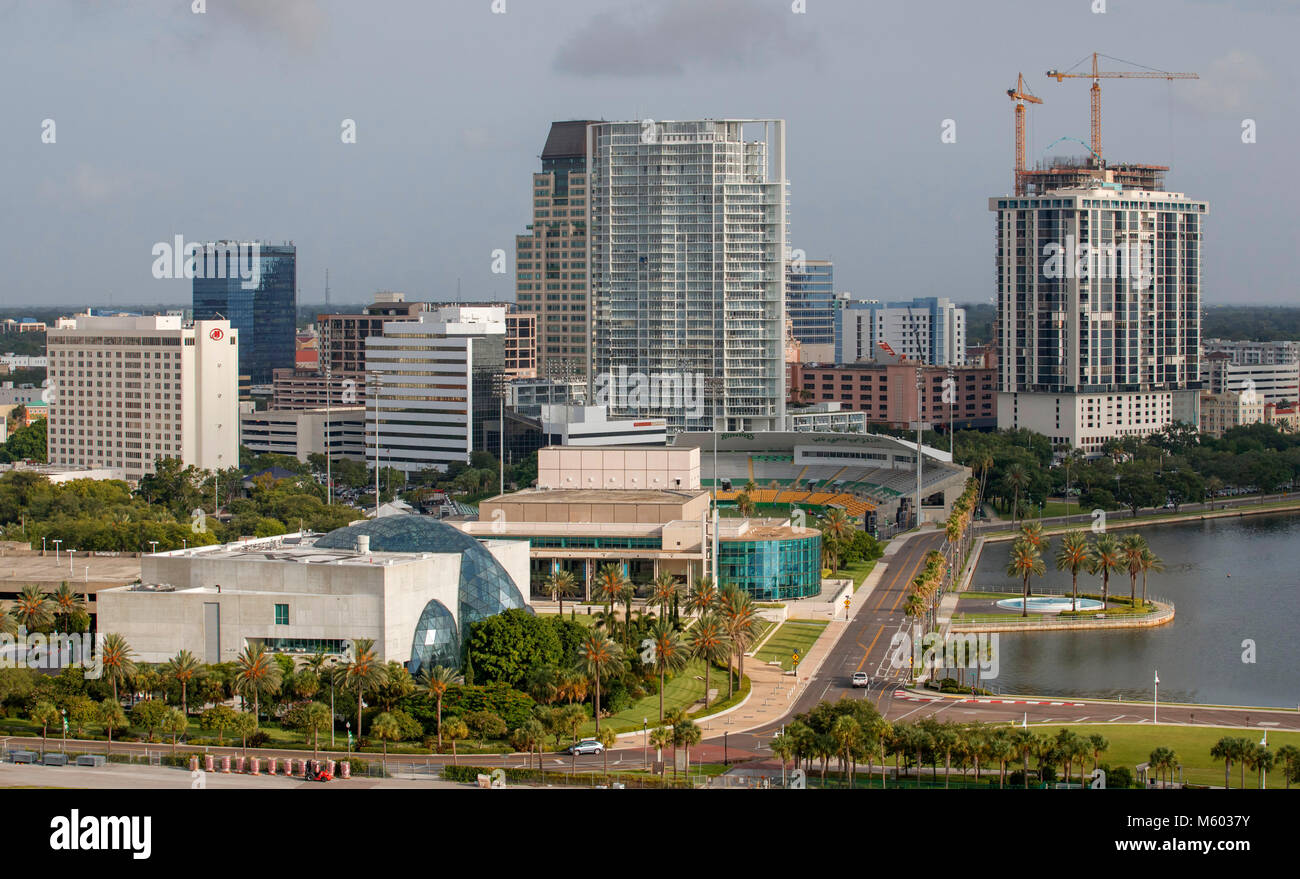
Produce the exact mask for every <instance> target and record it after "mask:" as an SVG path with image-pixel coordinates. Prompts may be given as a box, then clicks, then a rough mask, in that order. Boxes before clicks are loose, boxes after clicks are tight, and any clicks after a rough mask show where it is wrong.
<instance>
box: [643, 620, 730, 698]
mask: <svg viewBox="0 0 1300 879" xmlns="http://www.w3.org/2000/svg"><path fill="white" fill-rule="evenodd" d="M686 640H687V644H688V646H689V647H690V651H691V655H692V656H696V657H699V658H700V659H702V660H703V661H704V707H705V708H708V707H709V693H710V692H711V689H712V688H711V687H710V686H709V672H710V670H711V669H712V668H713V665H714V664H715V663H721V662H728V663H729V662H730V658H731V635H730V634H729V633H728V632H727V627H726V624H725V623H724V622H723V621H722V618H721V617H719V616H718V615H717V614H716V613H714V612H713V611H705V612H704V613H703V614H701V615H700V617H699V618H698V619H697V620H696V621H695V625H694V626H691V628H690V629H688V630H687V635H686ZM727 675H728V677H730V675H731V669H730V666H728V669H727ZM659 703H660V704H659V712H660V717H659V722H660V723H663V690H662V689H661V690H660V698H659Z"/></svg>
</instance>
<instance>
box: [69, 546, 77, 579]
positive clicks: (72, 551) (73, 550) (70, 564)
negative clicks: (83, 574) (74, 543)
mask: <svg viewBox="0 0 1300 879" xmlns="http://www.w3.org/2000/svg"><path fill="white" fill-rule="evenodd" d="M75 552H76V550H75V549H70V550H68V573H69V574H76V573H77V572H76V571H74V570H73V569H72V555H73V553H75Z"/></svg>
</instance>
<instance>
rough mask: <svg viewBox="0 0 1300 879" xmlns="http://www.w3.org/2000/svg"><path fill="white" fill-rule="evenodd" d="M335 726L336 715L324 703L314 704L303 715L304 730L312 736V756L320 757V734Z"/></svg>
mask: <svg viewBox="0 0 1300 879" xmlns="http://www.w3.org/2000/svg"><path fill="white" fill-rule="evenodd" d="M333 725H334V715H332V714H330V708H329V706H328V705H326V704H325V703H324V702H312V703H311V704H310V705H308V706H307V710H306V711H305V712H304V714H303V728H304V729H305V730H306V732H308V733H310V734H311V755H312V756H313V757H319V756H320V734H321V733H322V732H324V731H325V730H327V729H329V728H330V727H332V726H333Z"/></svg>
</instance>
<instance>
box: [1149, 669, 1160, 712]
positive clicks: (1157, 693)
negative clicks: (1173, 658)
mask: <svg viewBox="0 0 1300 879" xmlns="http://www.w3.org/2000/svg"><path fill="white" fill-rule="evenodd" d="M1152 688H1153V689H1154V691H1155V701H1154V703H1153V704H1152V706H1151V722H1152V723H1159V722H1160V670H1159V669H1156V680H1155V683H1154V684H1152Z"/></svg>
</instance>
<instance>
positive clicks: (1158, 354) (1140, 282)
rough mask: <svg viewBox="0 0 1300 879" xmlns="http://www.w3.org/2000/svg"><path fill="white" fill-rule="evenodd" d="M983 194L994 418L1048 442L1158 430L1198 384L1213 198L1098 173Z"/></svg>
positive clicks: (1091, 443) (1095, 440)
mask: <svg viewBox="0 0 1300 879" xmlns="http://www.w3.org/2000/svg"><path fill="white" fill-rule="evenodd" d="M1068 170H1070V169H1064V170H1062V171H1061V172H1060V174H1061V180H1060V181H1058V183H1059V184H1060V185H1059V188H1048V189H1045V190H1044V191H1041V192H1038V193H1037V194H1034V195H1032V196H1027V197H1017V198H1008V197H1001V198H991V199H989V210H990V211H993V212H995V213H996V214H997V294H998V319H997V325H996V330H995V336H996V346H997V351H998V391H999V394H998V426H999V427H1002V428H1027V429H1029V430H1033V431H1037V432H1039V433H1042V434H1046V435H1047V436H1048V437H1050V438H1051V440H1052V442H1053V444H1054V445H1056V446H1057V447H1058V448H1065V447H1070V448H1080V449H1083V450H1084V451H1085V452H1087V453H1089V454H1096V453H1099V452H1100V451H1101V447H1102V445H1103V444H1104V443H1105V441H1106V440H1108V439H1111V438H1115V437H1126V436H1145V435H1147V434H1151V433H1154V432H1156V431H1159V430H1161V429H1163V428H1164V427H1165V426H1166V425H1168V424H1169V423H1171V421H1173V420H1174V418H1175V411H1177V410H1180V409H1182V408H1184V407H1183V406H1182V405H1181V403H1180V401H1179V400H1178V399H1176V398H1179V397H1182V396H1186V395H1193V396H1194V395H1196V394H1197V393H1199V384H1200V343H1201V338H1200V335H1201V322H1200V307H1201V235H1202V225H1203V223H1204V217H1205V215H1206V214H1207V212H1208V210H1209V205H1208V204H1207V203H1206V202H1204V201H1199V200H1196V199H1191V198H1188V197H1187V196H1186V195H1184V194H1182V193H1179V192H1168V191H1164V190H1163V189H1160V188H1158V185H1159V184H1158V181H1154V182H1151V183H1149V184H1146V185H1148V186H1150V187H1151V188H1126V186H1125V185H1124V184H1123V183H1122V182H1120V181H1118V180H1117V179H1115V178H1114V175H1112V174H1111V172H1110V171H1109V170H1108V169H1105V168H1101V169H1094V170H1090V169H1082V168H1080V169H1074V175H1073V176H1070V175H1068V174H1066V171H1068Z"/></svg>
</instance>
